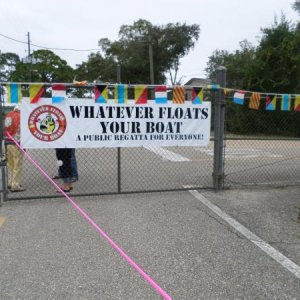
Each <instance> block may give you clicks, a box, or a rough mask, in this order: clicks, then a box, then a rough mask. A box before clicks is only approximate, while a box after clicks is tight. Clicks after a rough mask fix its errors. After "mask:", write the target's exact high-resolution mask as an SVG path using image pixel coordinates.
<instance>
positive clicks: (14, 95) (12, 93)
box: [6, 83, 22, 103]
mask: <svg viewBox="0 0 300 300" xmlns="http://www.w3.org/2000/svg"><path fill="white" fill-rule="evenodd" d="M6 93H7V102H8V103H19V102H21V99H22V90H21V85H20V84H19V83H10V84H7V85H6Z"/></svg>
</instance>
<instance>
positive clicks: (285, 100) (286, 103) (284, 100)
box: [281, 95, 291, 111]
mask: <svg viewBox="0 0 300 300" xmlns="http://www.w3.org/2000/svg"><path fill="white" fill-rule="evenodd" d="M281 110H282V111H289V110H291V97H290V95H282V97H281Z"/></svg>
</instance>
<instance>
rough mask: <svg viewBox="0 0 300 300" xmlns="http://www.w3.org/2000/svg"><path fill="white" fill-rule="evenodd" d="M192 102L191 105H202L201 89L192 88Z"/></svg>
mask: <svg viewBox="0 0 300 300" xmlns="http://www.w3.org/2000/svg"><path fill="white" fill-rule="evenodd" d="M192 102H193V104H202V103H203V88H202V87H194V88H193V89H192Z"/></svg>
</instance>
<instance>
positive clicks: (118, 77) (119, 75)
mask: <svg viewBox="0 0 300 300" xmlns="http://www.w3.org/2000/svg"><path fill="white" fill-rule="evenodd" d="M117 83H118V84H120V83H121V65H120V63H119V62H118V63H117ZM117 153H118V154H117V160H118V193H121V188H122V186H121V178H122V177H121V148H120V147H118V152H117Z"/></svg>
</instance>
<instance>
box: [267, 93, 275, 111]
mask: <svg viewBox="0 0 300 300" xmlns="http://www.w3.org/2000/svg"><path fill="white" fill-rule="evenodd" d="M276 99H277V98H276V96H275V95H272V96H271V95H267V97H266V110H275V109H276Z"/></svg>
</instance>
